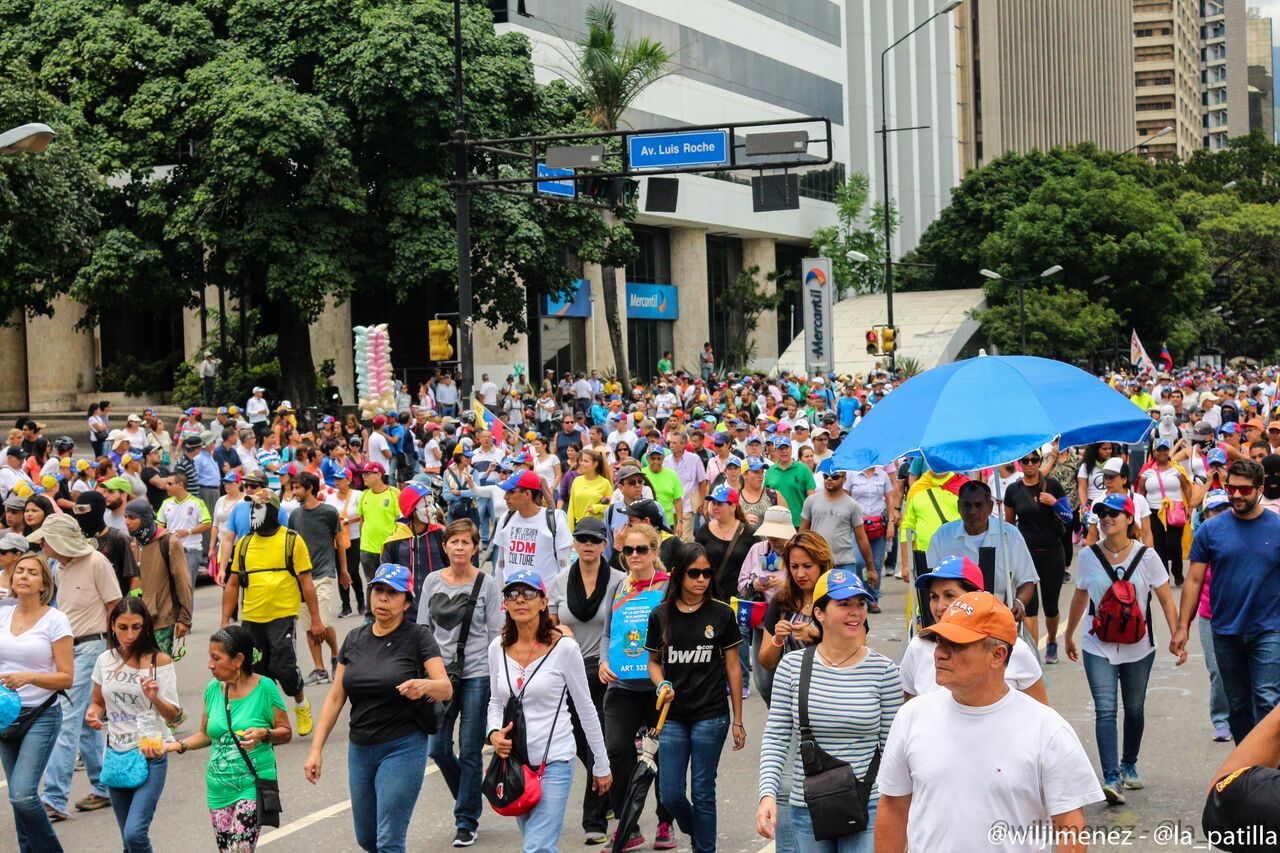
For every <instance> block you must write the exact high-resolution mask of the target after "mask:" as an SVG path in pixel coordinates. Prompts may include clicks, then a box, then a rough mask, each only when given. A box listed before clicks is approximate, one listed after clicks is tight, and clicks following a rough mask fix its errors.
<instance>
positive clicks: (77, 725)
mask: <svg viewBox="0 0 1280 853" xmlns="http://www.w3.org/2000/svg"><path fill="white" fill-rule="evenodd" d="M106 649H107V644H106V641H105V640H93V641H91V642H87V643H81V644H80V645H78V646H76V647H75V674H74V675H73V676H72V678H73V681H72V683H71V688H70V689H69V690H68V691H67V696H69V697H70V698H71V702H70V705H69V706H67V704H66V703H64V702H63V700H59V703H60V704H63V708H62V730H61V731H59V732H58V742H57V743H55V744H54V745H53V754H52V755H50V756H49V767H48V768H47V769H46V770H45V774H44V801H45V803H46V804H47V805H48V806H50V807H52V808H54V809H57V810H58V811H60V812H62V813H63V814H66V812H67V797H68V796H70V794H71V776H72V774H74V773H75V769H76V752H77V750H78V751H79V753H80V757H81V758H83V759H84V770H85V775H86V776H88V777H89V785H90V786H91V787H92V788H93V793H95V794H97V795H98V796H100V797H105V796H107V789H106V788H104V787H103V786H102V783H101V782H99V781H98V775H99V774H100V773H101V772H102V750H103V740H102V732H96V731H94V730H93V729H91V728H89V727H88V726H86V725H85V724H84V712H85V711H87V710H89V703H90V702H91V701H93V665H94V664H95V663H96V662H97V660H98V655H100V654H102V653H103V652H104V651H106Z"/></svg>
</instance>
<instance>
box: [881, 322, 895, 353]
mask: <svg viewBox="0 0 1280 853" xmlns="http://www.w3.org/2000/svg"><path fill="white" fill-rule="evenodd" d="M897 337H898V330H897V329H895V328H893V326H885V327H884V329H882V330H881V331H880V352H881V354H882V355H893V351H894V350H896V349H897V348H898V341H897Z"/></svg>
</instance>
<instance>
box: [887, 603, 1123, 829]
mask: <svg viewBox="0 0 1280 853" xmlns="http://www.w3.org/2000/svg"><path fill="white" fill-rule="evenodd" d="M922 635H923V636H926V637H931V638H933V639H934V640H935V641H936V643H937V646H936V647H935V649H934V664H935V666H936V667H937V679H938V684H939V686H942V687H946V688H947V689H946V690H939V691H937V692H936V693H930V694H927V695H924V696H920V697H918V698H916V699H914V700H912V701H911V702H908V703H907V704H905V705H903V706H902V709H901V710H900V711H898V715H897V717H895V718H894V721H893V727H892V728H891V729H890V731H889V738H888V740H887V742H886V743H885V748H884V759H883V761H882V762H881V764H880V773H879V776H878V777H877V782H878V784H879V788H880V804H879V807H878V809H877V812H876V850H878V851H894V853H897V851H905V850H907V849H908V847H910V849H911V850H977V849H983V850H1040V849H1054V850H1057V851H1059V853H1062V851H1083V850H1085V849H1087V844H1086V841H1087V838H1086V837H1085V836H1084V835H1083V834H1082V833H1083V831H1084V807H1085V806H1086V805H1088V804H1089V803H1095V802H1098V801H1100V800H1102V798H1103V797H1102V789H1101V787H1099V784H1098V779H1097V777H1096V776H1094V774H1093V769H1092V767H1090V765H1089V757H1088V755H1087V754H1086V753H1085V751H1084V747H1083V746H1081V744H1080V738H1078V737H1077V736H1076V733H1075V731H1074V730H1073V729H1072V728H1071V725H1070V724H1069V723H1068V722H1067V721H1066V720H1064V719H1063V718H1062V717H1061V716H1060V715H1059V714H1058V712H1056V711H1054V710H1053V709H1052V708H1050V707H1048V706H1047V705H1042V704H1041V703H1039V702H1037V701H1036V700H1035V699H1032V698H1031V697H1029V696H1027V695H1026V694H1025V693H1020V692H1018V691H1016V690H1010V689H1009V686H1008V685H1007V684H1006V683H1005V680H1004V675H1005V666H1006V665H1007V664H1008V663H1009V655H1010V652H1011V651H1012V648H1013V644H1014V642H1015V641H1016V640H1017V638H1018V631H1017V626H1016V624H1015V623H1014V621H1013V613H1012V612H1010V610H1009V608H1008V607H1006V606H1005V605H1004V603H1003V602H1001V601H1000V600H999V599H998V598H996V597H995V596H994V595H992V594H991V593H989V592H981V591H980V592H970V593H966V594H965V595H963V596H961V597H960V598H958V599H956V600H955V601H953V602H952V603H951V606H950V607H949V608H948V609H947V612H946V613H944V614H943V616H942V619H940V620H939V621H938V622H937V623H935V624H934V625H931V626H930V627H928V628H926V629H924V631H923V632H922ZM1037 833H1038V835H1037Z"/></svg>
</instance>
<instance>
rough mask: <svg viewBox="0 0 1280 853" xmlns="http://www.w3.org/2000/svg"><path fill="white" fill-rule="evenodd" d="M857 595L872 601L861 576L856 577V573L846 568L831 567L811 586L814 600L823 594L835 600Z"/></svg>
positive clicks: (871, 596) (869, 591) (872, 597)
mask: <svg viewBox="0 0 1280 853" xmlns="http://www.w3.org/2000/svg"><path fill="white" fill-rule="evenodd" d="M859 595H860V596H862V597H863V598H865V599H867V600H868V601H872V600H873V599H874V598H875V596H873V595H872V594H871V590H869V589H867V588H866V586H864V585H863V583H862V578H860V577H858V573H857V572H853V571H849V570H848V569H832V570H831V571H829V572H823V574H822V577H820V578H818V583H817V584H816V585H815V586H814V588H813V600H814V601H817V600H818V599H820V598H822V597H824V596H825V597H827V598H833V599H835V600H836V601H844V600H845V599H849V598H854V597H856V596H859Z"/></svg>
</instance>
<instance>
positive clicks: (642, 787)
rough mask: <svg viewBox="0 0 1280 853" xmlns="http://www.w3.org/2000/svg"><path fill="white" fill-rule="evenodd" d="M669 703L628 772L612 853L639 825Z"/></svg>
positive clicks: (654, 773)
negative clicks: (624, 797) (630, 770)
mask: <svg viewBox="0 0 1280 853" xmlns="http://www.w3.org/2000/svg"><path fill="white" fill-rule="evenodd" d="M670 710H671V705H670V703H668V704H666V705H664V706H663V707H662V713H661V714H660V715H659V716H658V725H656V726H654V727H653V728H652V729H649V730H648V731H647V732H645V733H644V737H643V738H642V739H641V742H640V755H639V757H638V758H637V759H636V769H635V770H634V771H633V772H632V773H631V781H630V782H628V783H627V796H626V799H625V800H623V803H622V813H621V814H619V815H618V829H617V831H616V832H615V833H614V835H613V850H612V853H622V849H623V848H624V847H626V846H627V840H628V839H630V838H631V835H632V833H634V832H635V831H636V827H638V826H639V825H640V813H641V812H642V811H644V801H645V800H646V799H647V798H648V796H649V789H650V788H651V787H653V780H654V779H656V778H658V735H660V734H661V733H662V725H663V724H664V723H665V722H666V721H667V711H670Z"/></svg>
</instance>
